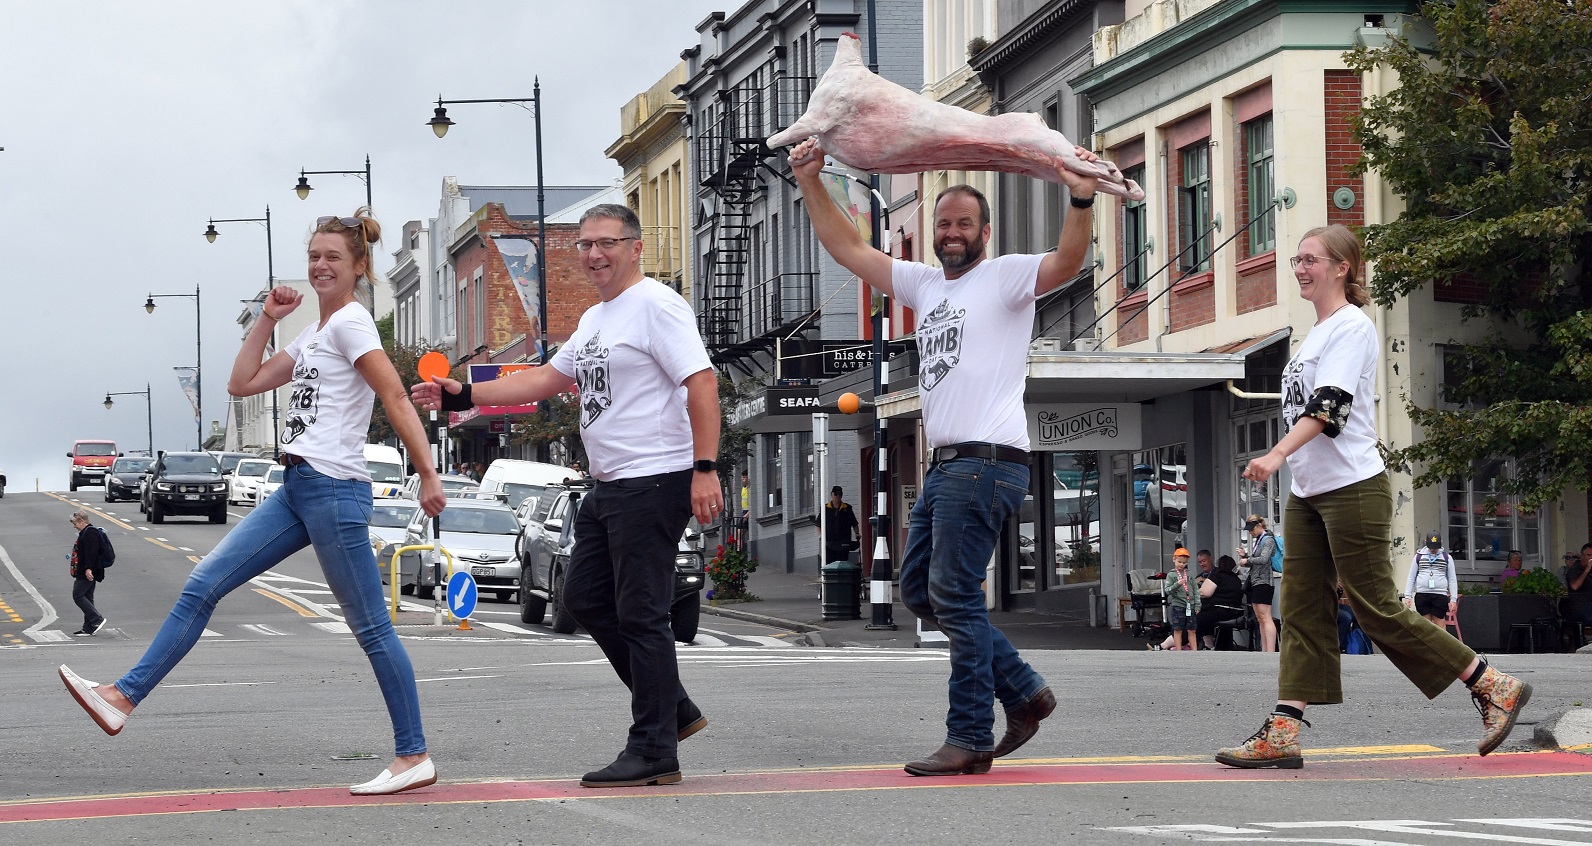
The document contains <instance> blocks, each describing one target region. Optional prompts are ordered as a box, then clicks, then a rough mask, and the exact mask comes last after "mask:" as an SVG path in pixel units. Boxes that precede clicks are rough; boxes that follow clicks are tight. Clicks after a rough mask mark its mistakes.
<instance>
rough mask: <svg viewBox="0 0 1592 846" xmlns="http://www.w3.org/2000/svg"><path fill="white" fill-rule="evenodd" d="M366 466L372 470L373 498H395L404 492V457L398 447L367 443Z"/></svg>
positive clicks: (371, 489)
mask: <svg viewBox="0 0 1592 846" xmlns="http://www.w3.org/2000/svg"><path fill="white" fill-rule="evenodd" d="M365 468H366V469H367V470H369V471H370V495H371V497H372V498H373V499H393V498H395V497H398V496H400V495H401V494H402V493H403V487H404V457H403V454H402V453H400V452H398V449H397V448H396V447H390V446H387V445H385V444H365Z"/></svg>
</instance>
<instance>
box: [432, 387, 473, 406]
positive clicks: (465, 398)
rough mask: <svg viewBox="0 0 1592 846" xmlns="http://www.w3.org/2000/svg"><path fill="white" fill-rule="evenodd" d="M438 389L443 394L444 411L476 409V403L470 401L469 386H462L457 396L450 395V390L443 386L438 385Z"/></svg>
mask: <svg viewBox="0 0 1592 846" xmlns="http://www.w3.org/2000/svg"><path fill="white" fill-rule="evenodd" d="M437 389H438V390H440V391H441V392H442V410H443V411H469V410H470V409H472V408H475V403H474V402H471V401H470V386H469V385H462V386H460V387H459V392H458V393H456V394H450V393H448V389H447V388H444V387H442V386H441V385H438V386H437Z"/></svg>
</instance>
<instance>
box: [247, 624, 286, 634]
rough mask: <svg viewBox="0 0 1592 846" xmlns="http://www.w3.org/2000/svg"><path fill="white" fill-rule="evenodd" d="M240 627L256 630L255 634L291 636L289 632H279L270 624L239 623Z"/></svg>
mask: <svg viewBox="0 0 1592 846" xmlns="http://www.w3.org/2000/svg"><path fill="white" fill-rule="evenodd" d="M238 628H240V629H247V630H249V631H251V632H254V633H255V634H263V635H280V636H283V637H288V636H290V633H289V632H279V631H277V630H276V629H273V628H271V627H270V626H264V625H260V624H259V623H241V624H239V625H238Z"/></svg>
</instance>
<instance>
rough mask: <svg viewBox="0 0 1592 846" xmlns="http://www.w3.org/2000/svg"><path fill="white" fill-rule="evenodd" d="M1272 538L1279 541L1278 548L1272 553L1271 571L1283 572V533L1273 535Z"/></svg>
mask: <svg viewBox="0 0 1592 846" xmlns="http://www.w3.org/2000/svg"><path fill="white" fill-rule="evenodd" d="M1271 539H1272V540H1274V541H1276V542H1277V548H1276V549H1275V550H1273V551H1272V553H1271V571H1272V572H1273V573H1281V572H1282V535H1272V536H1271Z"/></svg>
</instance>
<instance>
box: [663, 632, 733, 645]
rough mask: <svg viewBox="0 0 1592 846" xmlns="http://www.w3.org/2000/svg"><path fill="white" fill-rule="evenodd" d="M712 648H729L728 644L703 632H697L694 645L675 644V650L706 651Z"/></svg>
mask: <svg viewBox="0 0 1592 846" xmlns="http://www.w3.org/2000/svg"><path fill="white" fill-rule="evenodd" d="M712 646H729V644H728V643H727V642H725V641H722V640H719V639H718V638H716V637H714V636H713V635H710V634H708V633H706V632H703V631H698V632H697V636H696V642H695V643H677V644H675V648H677V649H706V648H708V647H712Z"/></svg>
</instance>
